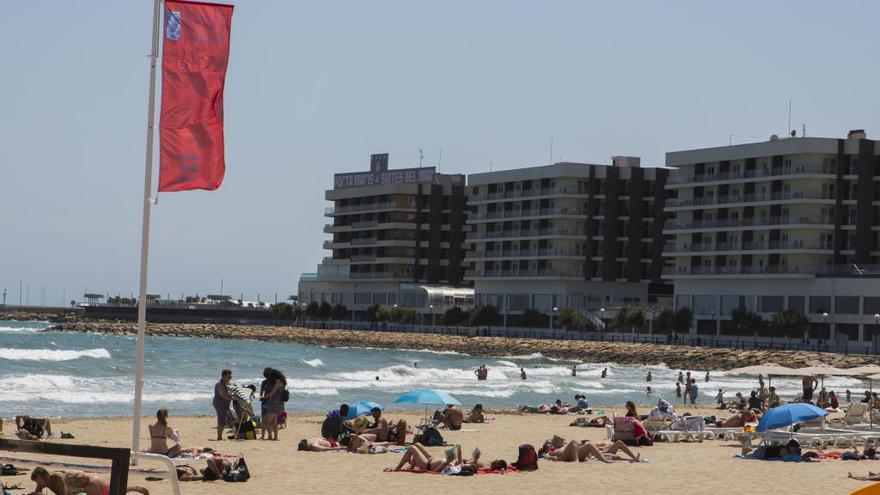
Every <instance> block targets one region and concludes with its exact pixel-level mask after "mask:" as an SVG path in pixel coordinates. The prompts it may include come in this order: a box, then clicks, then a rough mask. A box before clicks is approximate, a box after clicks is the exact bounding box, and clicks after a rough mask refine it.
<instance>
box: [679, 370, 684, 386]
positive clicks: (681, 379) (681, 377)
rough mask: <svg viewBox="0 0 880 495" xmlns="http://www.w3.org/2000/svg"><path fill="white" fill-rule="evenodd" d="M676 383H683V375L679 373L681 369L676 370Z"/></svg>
mask: <svg viewBox="0 0 880 495" xmlns="http://www.w3.org/2000/svg"><path fill="white" fill-rule="evenodd" d="M678 383H684V375H682V374H681V371H679V372H678Z"/></svg>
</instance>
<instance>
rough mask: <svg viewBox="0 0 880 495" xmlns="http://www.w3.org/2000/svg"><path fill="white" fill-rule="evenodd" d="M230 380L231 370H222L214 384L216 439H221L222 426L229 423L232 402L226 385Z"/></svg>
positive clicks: (224, 426)
mask: <svg viewBox="0 0 880 495" xmlns="http://www.w3.org/2000/svg"><path fill="white" fill-rule="evenodd" d="M231 381H232V371H230V370H223V371H222V372H221V373H220V381H219V382H217V384H216V385H214V401H213V404H214V411H216V412H217V440H223V428H226V427H227V426H228V425H229V419H230V418H229V406H230V405H231V404H232V396H231V395H229V391H228V390H227V389H226V386H227V385H229V382H231Z"/></svg>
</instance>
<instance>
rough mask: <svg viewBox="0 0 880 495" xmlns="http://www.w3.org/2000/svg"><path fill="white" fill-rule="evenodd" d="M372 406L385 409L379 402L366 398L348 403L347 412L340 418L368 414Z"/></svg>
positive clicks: (351, 417)
mask: <svg viewBox="0 0 880 495" xmlns="http://www.w3.org/2000/svg"><path fill="white" fill-rule="evenodd" d="M374 407H378V408H379V409H381V410H383V411H384V410H385V406H383V405H382V404H379V403H378V402H371V401H368V400H363V401H360V402H355V403H353V404H349V405H348V414H347V415H346V416H345V417H344V418H342V419H346V420H348V419H354V418H356V417H358V416H369V415H370V411H372V410H373V408H374Z"/></svg>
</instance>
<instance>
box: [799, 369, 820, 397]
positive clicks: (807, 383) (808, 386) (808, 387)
mask: <svg viewBox="0 0 880 495" xmlns="http://www.w3.org/2000/svg"><path fill="white" fill-rule="evenodd" d="M801 381H802V382H803V385H804V402H809V403H810V404H812V403H813V392H815V391H816V387H818V386H819V380H816V377H815V376H811V375H805V376H804V377H803V379H802V380H801Z"/></svg>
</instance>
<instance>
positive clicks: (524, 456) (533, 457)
mask: <svg viewBox="0 0 880 495" xmlns="http://www.w3.org/2000/svg"><path fill="white" fill-rule="evenodd" d="M511 465H512V466H513V467H515V468H517V469H519V470H520V471H537V470H538V453H537V452H535V447H534V446H533V445H532V444H530V443H524V444H522V445H520V446H519V456H518V457H517V458H516V462H514V463H513V464H511Z"/></svg>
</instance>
